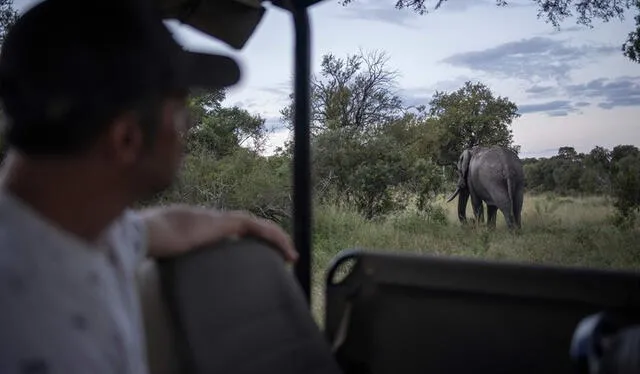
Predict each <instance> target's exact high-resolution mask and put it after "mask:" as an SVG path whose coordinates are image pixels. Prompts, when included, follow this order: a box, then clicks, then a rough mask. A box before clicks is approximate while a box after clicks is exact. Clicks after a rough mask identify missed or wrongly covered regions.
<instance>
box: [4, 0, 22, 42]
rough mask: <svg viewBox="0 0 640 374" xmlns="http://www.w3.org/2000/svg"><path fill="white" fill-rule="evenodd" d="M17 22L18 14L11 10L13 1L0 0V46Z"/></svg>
mask: <svg viewBox="0 0 640 374" xmlns="http://www.w3.org/2000/svg"><path fill="white" fill-rule="evenodd" d="M17 20H18V12H17V11H16V10H15V9H13V0H0V46H1V45H2V44H4V40H5V38H6V37H7V33H8V32H9V30H10V29H11V26H13V24H14V23H15V22H16V21H17Z"/></svg>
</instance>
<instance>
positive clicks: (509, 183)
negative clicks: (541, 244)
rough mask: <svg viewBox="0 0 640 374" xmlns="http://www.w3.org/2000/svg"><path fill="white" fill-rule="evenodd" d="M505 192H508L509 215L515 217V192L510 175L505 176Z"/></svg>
mask: <svg viewBox="0 0 640 374" xmlns="http://www.w3.org/2000/svg"><path fill="white" fill-rule="evenodd" d="M507 192H508V193H509V208H510V212H509V213H511V217H512V218H514V219H515V217H516V213H515V210H514V209H515V194H514V191H513V178H512V177H511V176H508V177H507Z"/></svg>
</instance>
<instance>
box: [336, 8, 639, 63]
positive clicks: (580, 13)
mask: <svg viewBox="0 0 640 374" xmlns="http://www.w3.org/2000/svg"><path fill="white" fill-rule="evenodd" d="M354 1H356V0H340V3H341V4H342V5H345V6H346V5H349V4H351V3H353V2H354ZM446 1H447V0H435V5H434V7H433V9H434V10H437V9H438V8H440V7H441V6H443V4H444V3H445V2H446ZM532 1H533V3H535V4H536V5H537V6H538V18H544V20H545V22H547V23H551V24H552V25H553V26H554V27H555V28H559V27H560V23H562V21H564V20H565V19H566V18H567V17H571V16H573V15H574V14H575V15H577V20H576V23H577V24H579V25H583V26H587V27H593V21H594V20H601V21H603V22H609V21H611V20H612V19H616V18H617V19H619V20H621V21H622V20H624V12H625V11H626V10H629V9H632V8H635V10H636V11H637V13H638V14H637V15H636V16H635V18H634V19H635V22H636V29H635V30H633V31H631V32H630V33H629V35H628V36H627V40H626V41H625V42H624V43H623V44H622V52H623V55H624V56H625V57H627V58H628V59H630V60H631V61H634V62H637V63H640V0H554V1H551V0H532ZM425 3H427V1H426V0H396V4H395V7H396V9H404V8H408V9H410V10H412V11H413V12H415V13H417V14H420V15H424V14H427V13H428V10H427V5H426V4H425ZM496 5H497V6H499V7H504V6H507V5H509V1H507V0H496ZM445 6H446V5H445Z"/></svg>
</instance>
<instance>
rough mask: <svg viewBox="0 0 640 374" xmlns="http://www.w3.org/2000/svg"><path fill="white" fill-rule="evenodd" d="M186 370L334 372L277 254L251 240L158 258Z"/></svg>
mask: <svg viewBox="0 0 640 374" xmlns="http://www.w3.org/2000/svg"><path fill="white" fill-rule="evenodd" d="M158 270H159V276H160V284H161V289H162V296H163V299H164V300H165V303H166V307H167V310H168V319H169V320H170V322H171V324H172V326H173V334H174V336H175V352H176V354H177V357H178V362H179V365H180V372H182V373H234V374H258V373H261V374H262V373H279V374H303V373H305V374H307V373H308V374H314V373H323V374H325V373H326V374H337V373H339V372H340V370H339V368H338V366H337V364H336V362H335V360H334V357H333V355H332V354H331V351H330V349H329V345H328V342H327V341H326V340H325V338H324V336H323V335H322V333H321V331H320V329H319V328H318V325H317V324H316V323H315V321H314V320H313V317H312V315H311V312H310V310H309V307H308V305H307V303H306V301H305V298H304V295H303V294H302V291H301V289H300V286H299V285H298V283H297V282H296V280H295V278H294V276H293V274H292V272H291V271H290V270H289V269H287V267H286V265H285V263H284V261H283V260H282V259H281V257H280V255H279V254H278V253H277V252H276V251H275V250H274V249H273V248H271V247H269V246H268V245H266V244H264V243H262V242H260V241H258V240H253V239H242V240H230V241H226V242H224V243H221V244H219V245H217V246H215V247H211V248H202V249H197V250H194V251H191V252H190V253H188V254H185V255H183V256H179V257H175V258H170V259H164V260H162V261H160V260H158Z"/></svg>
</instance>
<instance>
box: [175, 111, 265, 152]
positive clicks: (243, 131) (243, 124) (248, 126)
mask: <svg viewBox="0 0 640 374" xmlns="http://www.w3.org/2000/svg"><path fill="white" fill-rule="evenodd" d="M264 124H265V120H264V118H262V117H261V116H260V115H257V114H256V115H254V114H251V113H249V112H248V111H247V110H245V109H241V108H238V107H232V108H221V109H218V110H216V111H212V112H211V113H209V114H205V115H203V116H202V117H201V119H200V122H199V123H196V125H195V127H194V128H193V129H192V131H191V132H190V133H189V136H188V138H187V139H188V140H187V145H188V148H187V150H188V152H198V151H204V152H206V153H208V154H209V155H211V156H213V157H215V158H220V157H224V156H228V155H230V154H232V153H233V152H235V151H236V150H237V149H238V148H240V147H248V148H251V149H252V150H254V151H256V152H259V151H261V150H262V148H263V146H264V142H265V140H266V135H267V129H266V128H265V126H264Z"/></svg>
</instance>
